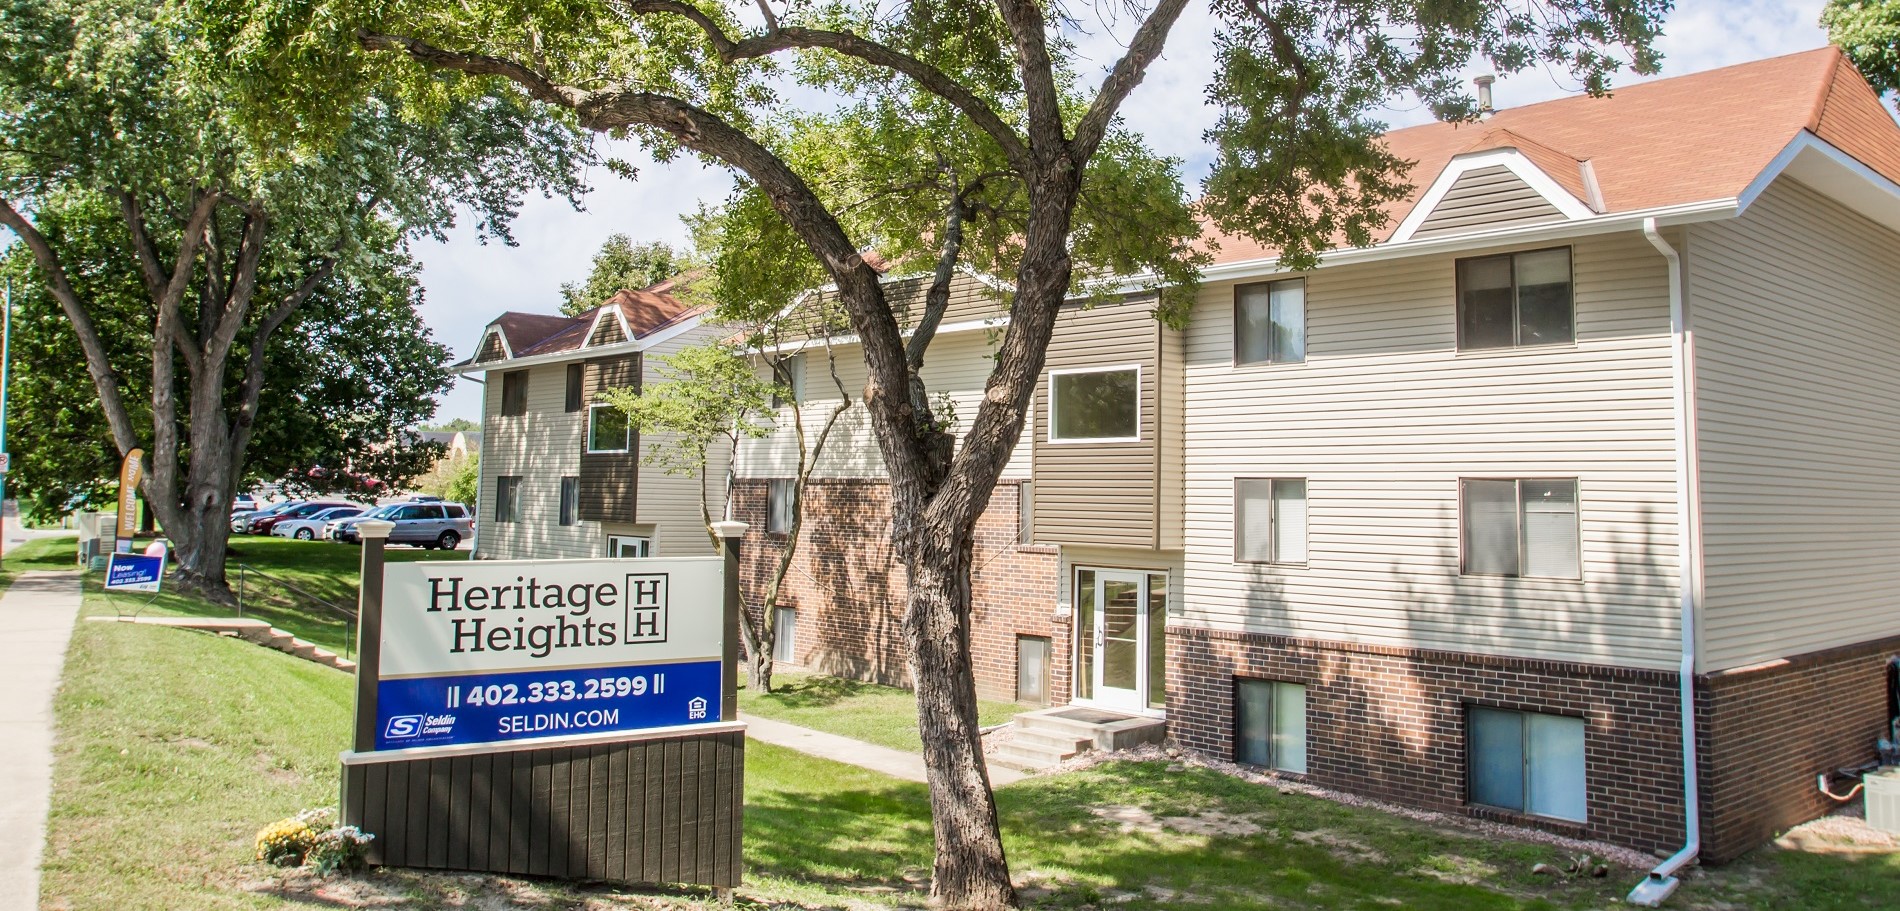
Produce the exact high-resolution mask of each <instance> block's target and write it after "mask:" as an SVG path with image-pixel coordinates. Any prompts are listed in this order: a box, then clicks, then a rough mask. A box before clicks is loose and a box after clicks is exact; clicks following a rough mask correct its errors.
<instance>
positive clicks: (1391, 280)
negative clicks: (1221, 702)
mask: <svg viewBox="0 0 1900 911" xmlns="http://www.w3.org/2000/svg"><path fill="white" fill-rule="evenodd" d="M1508 249H1514V248H1506V247H1499V248H1495V249H1488V250H1484V251H1477V252H1484V253H1495V252H1505V251H1506V250H1508ZM1454 260H1455V257H1453V256H1450V255H1438V256H1429V257H1417V258H1412V259H1402V260H1393V261H1384V262H1378V263H1368V264H1364V265H1353V266H1344V267H1338V268H1323V269H1320V270H1317V271H1315V272H1312V273H1310V274H1308V275H1307V276H1306V277H1307V297H1306V300H1307V360H1306V362H1305V363H1303V364H1288V365H1258V366H1247V367H1235V366H1233V364H1232V358H1233V339H1232V336H1231V333H1232V331H1233V311H1234V308H1233V288H1234V286H1233V284H1231V283H1218V284H1209V285H1207V286H1205V287H1204V288H1203V290H1202V292H1201V298H1200V301H1199V303H1198V304H1197V306H1196V308H1195V311H1194V314H1193V317H1194V318H1193V323H1192V325H1191V326H1190V328H1189V330H1188V332H1187V350H1186V356H1187V370H1186V381H1187V392H1186V402H1187V405H1186V408H1187V414H1186V431H1185V432H1186V453H1185V455H1186V466H1185V468H1186V485H1187V502H1186V529H1185V532H1186V542H1185V543H1186V559H1185V566H1184V576H1185V579H1184V592H1183V594H1184V596H1185V608H1186V612H1187V613H1186V616H1185V617H1183V618H1181V619H1180V621H1179V622H1180V623H1183V624H1186V625H1191V626H1204V627H1212V628H1220V629H1231V630H1242V631H1254V632H1264V633H1278V634H1284V635H1294V636H1306V637H1314V638H1320V639H1330V640H1343V641H1350V642H1362V643H1369V644H1378V645H1394V646H1411V647H1419V648H1431V649H1444V650H1449V651H1457V652H1478V653H1488V654H1501V655H1517V656H1526V657H1535V658H1546V659H1557V660H1572V661H1585V662H1592V663H1600V664H1610V665H1623V666H1637V667H1653V668H1670V667H1674V666H1675V664H1676V661H1677V660H1678V632H1677V629H1678V627H1677V610H1678V605H1677V603H1676V596H1675V592H1676V582H1677V573H1676V567H1677V551H1676V544H1675V531H1674V523H1675V516H1674V512H1675V508H1674V507H1675V493H1674V461H1673V458H1674V455H1673V453H1674V442H1673V439H1674V438H1673V423H1672V409H1671V405H1672V398H1671V395H1670V359H1669V343H1668V329H1669V320H1668V297H1667V285H1666V283H1665V280H1666V271H1665V267H1664V262H1663V259H1662V257H1661V256H1659V255H1658V254H1657V253H1656V252H1655V250H1654V249H1653V248H1651V247H1650V246H1649V245H1648V244H1647V243H1646V242H1645V241H1644V240H1643V238H1642V237H1641V235H1639V234H1635V233H1631V234H1627V235H1615V236H1607V237H1598V238H1590V239H1583V240H1579V241H1578V242H1577V243H1576V245H1575V269H1574V276H1575V280H1576V302H1577V307H1576V314H1577V316H1576V328H1577V342H1576V344H1574V345H1561V346H1550V347H1545V348H1530V349H1515V350H1501V351H1485V352H1465V353H1460V352H1458V351H1457V350H1456V318H1455V313H1456V310H1455V305H1454V294H1455V287H1454V265H1453V264H1454ZM1237 477H1302V478H1306V479H1307V485H1308V486H1307V497H1308V511H1309V514H1308V536H1309V558H1308V564H1307V565H1306V566H1305V567H1282V566H1263V565H1247V564H1236V563H1235V562H1234V560H1233V534H1234V525H1233V509H1234V502H1233V500H1234V479H1235V478H1237ZM1465 477H1502V478H1516V477H1549V478H1569V477H1574V478H1577V479H1578V483H1579V488H1580V524H1581V532H1582V561H1583V567H1582V569H1583V578H1582V579H1581V580H1580V581H1579V580H1543V579H1503V578H1482V577H1473V576H1463V575H1461V574H1460V572H1459V547H1460V538H1459V479H1460V478H1465ZM1040 493H1041V491H1040V490H1038V494H1040Z"/></svg>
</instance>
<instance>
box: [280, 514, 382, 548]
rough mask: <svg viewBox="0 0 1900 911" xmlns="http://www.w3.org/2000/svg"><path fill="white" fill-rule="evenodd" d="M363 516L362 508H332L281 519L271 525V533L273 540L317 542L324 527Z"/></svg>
mask: <svg viewBox="0 0 1900 911" xmlns="http://www.w3.org/2000/svg"><path fill="white" fill-rule="evenodd" d="M362 514H363V507H361V506H332V507H330V508H329V509H324V510H319V511H318V512H316V513H314V514H312V515H308V516H304V517H302V518H296V519H288V518H286V519H279V520H278V521H277V522H276V523H275V524H273V525H271V527H270V533H271V537H273V538H296V539H297V540H299V541H315V540H316V539H317V538H318V536H319V535H321V534H322V533H323V529H324V527H325V526H327V525H329V524H330V523H331V522H335V521H337V520H338V519H347V518H350V517H351V516H360V515H362Z"/></svg>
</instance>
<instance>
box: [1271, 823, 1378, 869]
mask: <svg viewBox="0 0 1900 911" xmlns="http://www.w3.org/2000/svg"><path fill="white" fill-rule="evenodd" d="M1292 838H1293V840H1294V841H1297V842H1301V843H1303V844H1309V845H1316V846H1319V847H1323V848H1325V849H1326V850H1328V851H1330V852H1332V855H1333V856H1334V857H1337V858H1339V859H1340V860H1344V861H1350V862H1352V863H1369V864H1382V863H1385V861H1386V856H1385V855H1384V854H1382V853H1380V852H1379V850H1378V849H1377V848H1374V847H1372V846H1371V845H1368V844H1366V843H1365V842H1363V841H1360V840H1358V839H1356V838H1353V837H1352V836H1350V835H1346V834H1344V833H1341V832H1334V831H1332V830H1330V829H1315V830H1313V831H1311V832H1294V833H1293V834H1292Z"/></svg>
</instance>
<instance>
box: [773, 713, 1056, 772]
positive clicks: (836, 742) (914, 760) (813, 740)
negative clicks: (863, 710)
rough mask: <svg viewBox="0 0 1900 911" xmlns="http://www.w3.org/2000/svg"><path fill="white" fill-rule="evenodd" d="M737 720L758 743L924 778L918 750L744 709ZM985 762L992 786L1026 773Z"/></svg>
mask: <svg viewBox="0 0 1900 911" xmlns="http://www.w3.org/2000/svg"><path fill="white" fill-rule="evenodd" d="M739 720H740V721H743V722H745V723H746V732H745V733H746V736H747V737H750V738H752V739H754V740H757V741H759V742H761V743H769V744H772V745H774V746H782V747H786V748H788V749H793V750H797V751H799V752H800V753H806V754H809V755H812V756H817V757H819V758H820V759H830V760H832V761H834V762H842V763H844V764H846V765H854V766H857V767H858V768H861V769H870V770H871V771H873V772H883V773H884V774H886V775H889V776H891V777H892V778H902V779H904V780H905V781H924V780H925V779H924V757H923V756H921V755H919V754H917V753H906V752H904V751H903V750H893V749H891V748H890V747H886V746H878V745H877V744H875V743H865V742H864V741H862V740H852V739H851V738H849V737H840V736H838V735H836V734H827V733H825V732H824V731H814V730H812V729H811V728H804V727H799V726H798V725H795V724H786V723H785V722H783V721H773V720H771V719H769V718H760V717H758V716H757V715H747V714H745V713H744V712H740V713H739ZM985 765H986V766H987V767H988V768H989V772H990V787H992V788H997V787H1002V786H1003V785H1006V784H1013V783H1015V782H1018V781H1021V780H1023V778H1025V777H1026V776H1024V775H1023V773H1021V772H1018V771H1016V770H1015V769H1006V768H1003V767H1002V766H999V765H997V764H995V763H986V764H985Z"/></svg>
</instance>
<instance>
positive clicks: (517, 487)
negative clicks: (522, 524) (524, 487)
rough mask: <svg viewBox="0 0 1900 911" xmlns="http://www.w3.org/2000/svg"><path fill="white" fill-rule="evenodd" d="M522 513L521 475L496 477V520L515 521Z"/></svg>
mask: <svg viewBox="0 0 1900 911" xmlns="http://www.w3.org/2000/svg"><path fill="white" fill-rule="evenodd" d="M520 515H521V476H520V475H506V476H503V477H499V478H496V479H495V521H497V522H513V521H515V519H516V518H517V517H518V516H520Z"/></svg>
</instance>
